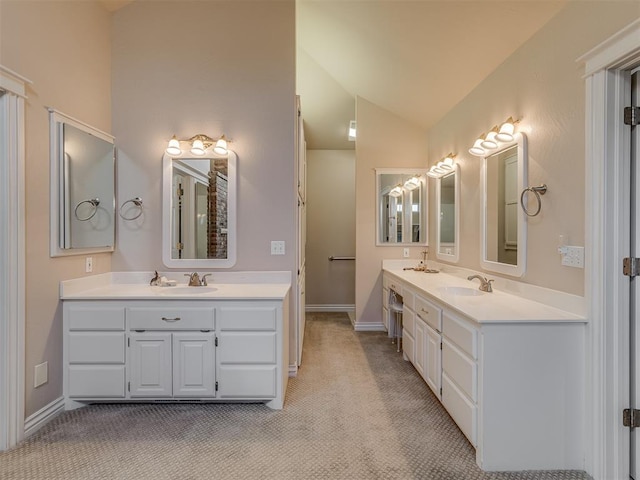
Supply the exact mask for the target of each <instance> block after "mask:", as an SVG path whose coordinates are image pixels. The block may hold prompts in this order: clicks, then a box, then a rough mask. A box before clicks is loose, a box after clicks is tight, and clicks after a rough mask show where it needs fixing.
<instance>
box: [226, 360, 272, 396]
mask: <svg viewBox="0 0 640 480" xmlns="http://www.w3.org/2000/svg"><path fill="white" fill-rule="evenodd" d="M276 375H277V368H276V366H275V365H273V366H254V365H251V366H248V365H247V366H245V365H223V366H221V367H220V368H219V369H218V384H219V391H218V397H219V398H247V399H249V398H255V399H258V398H275V396H276V380H277V378H276Z"/></svg>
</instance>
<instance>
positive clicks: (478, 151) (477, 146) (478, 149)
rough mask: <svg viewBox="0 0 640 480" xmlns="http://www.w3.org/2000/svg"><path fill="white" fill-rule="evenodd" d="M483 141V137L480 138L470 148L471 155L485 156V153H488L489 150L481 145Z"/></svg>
mask: <svg viewBox="0 0 640 480" xmlns="http://www.w3.org/2000/svg"><path fill="white" fill-rule="evenodd" d="M483 141H484V138H483V137H480V138H478V139H477V140H476V141H475V143H474V144H473V147H471V148H470V149H469V153H470V154H471V155H475V156H476V157H483V156H484V154H485V153H487V151H486V150H485V149H484V148H482V146H481V144H482V142H483Z"/></svg>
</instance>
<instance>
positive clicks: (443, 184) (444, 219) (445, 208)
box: [436, 165, 460, 262]
mask: <svg viewBox="0 0 640 480" xmlns="http://www.w3.org/2000/svg"><path fill="white" fill-rule="evenodd" d="M436 187H437V190H436V201H437V211H438V214H439V218H438V223H437V227H438V233H437V241H438V245H437V251H436V256H437V258H439V259H440V260H446V261H449V262H457V261H458V258H459V251H458V250H459V242H458V236H459V233H458V232H459V224H460V213H459V210H460V171H459V167H458V165H455V166H454V170H453V171H452V172H451V173H449V174H448V175H445V176H443V177H441V178H439V179H437V184H436Z"/></svg>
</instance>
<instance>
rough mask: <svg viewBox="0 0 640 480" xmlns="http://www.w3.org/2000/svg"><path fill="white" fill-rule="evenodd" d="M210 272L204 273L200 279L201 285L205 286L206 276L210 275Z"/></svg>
mask: <svg viewBox="0 0 640 480" xmlns="http://www.w3.org/2000/svg"><path fill="white" fill-rule="evenodd" d="M210 276H211V274H210V273H205V274H204V275H203V276H202V278H201V279H200V285H202V286H203V287H206V286H207V285H208V284H207V277H210Z"/></svg>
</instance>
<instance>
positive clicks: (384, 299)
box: [382, 288, 389, 308]
mask: <svg viewBox="0 0 640 480" xmlns="http://www.w3.org/2000/svg"><path fill="white" fill-rule="evenodd" d="M382 306H383V307H384V308H389V289H388V288H383V289H382Z"/></svg>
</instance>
